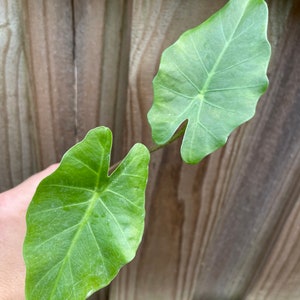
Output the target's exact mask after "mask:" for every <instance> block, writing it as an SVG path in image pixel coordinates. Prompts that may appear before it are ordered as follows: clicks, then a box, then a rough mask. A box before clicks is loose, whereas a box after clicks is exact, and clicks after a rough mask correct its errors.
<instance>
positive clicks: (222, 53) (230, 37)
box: [191, 0, 251, 95]
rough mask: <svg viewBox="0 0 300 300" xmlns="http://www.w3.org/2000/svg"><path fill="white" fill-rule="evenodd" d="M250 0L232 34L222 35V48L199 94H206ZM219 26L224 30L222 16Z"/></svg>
mask: <svg viewBox="0 0 300 300" xmlns="http://www.w3.org/2000/svg"><path fill="white" fill-rule="evenodd" d="M250 1H251V0H249V1H247V4H246V5H245V7H244V9H243V11H242V13H241V15H240V18H239V20H238V22H237V24H236V27H235V28H234V30H233V31H232V34H231V35H230V36H229V38H228V39H226V37H225V35H224V40H225V45H224V48H223V49H222V51H221V53H220V54H219V56H218V58H217V60H216V62H215V64H214V65H213V67H212V69H211V70H210V71H209V72H208V75H207V79H206V80H205V83H204V85H203V87H202V89H201V91H200V94H202V95H205V94H206V92H207V88H208V87H209V84H210V82H211V80H212V78H213V76H214V74H215V71H216V69H217V68H218V66H219V64H220V62H221V60H222V59H223V56H224V54H225V52H226V51H227V49H228V47H229V45H230V44H231V42H232V40H233V37H234V35H235V33H236V30H237V29H238V27H239V25H240V23H241V21H242V19H243V16H244V15H245V11H246V10H247V7H248V5H249V2H250ZM218 17H219V18H221V17H222V16H220V15H219V16H218ZM221 26H222V31H223V32H224V30H223V28H224V27H223V22H222V18H221ZM191 39H193V37H192V36H191Z"/></svg>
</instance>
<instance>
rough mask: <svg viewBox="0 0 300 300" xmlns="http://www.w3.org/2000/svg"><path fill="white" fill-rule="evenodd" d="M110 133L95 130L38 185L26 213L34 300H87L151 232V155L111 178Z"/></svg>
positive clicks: (29, 291) (141, 152) (127, 163)
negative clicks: (147, 209)
mask: <svg viewBox="0 0 300 300" xmlns="http://www.w3.org/2000/svg"><path fill="white" fill-rule="evenodd" d="M111 145H112V134H111V131H110V130H109V129H108V128H106V127H98V128H95V129H93V130H91V131H90V132H89V133H88V134H87V136H86V138H85V139H84V140H83V141H82V142H80V143H78V144H77V145H75V146H74V147H73V148H71V149H70V150H69V151H68V152H67V153H66V154H65V155H64V157H63V159H62V161H61V164H60V166H59V168H58V169H57V170H56V171H55V172H54V173H53V174H52V175H50V176H48V177H47V178H45V179H44V180H43V181H42V182H41V183H40V185H39V187H38V189H37V191H36V193H35V195H34V197H33V200H32V202H31V204H30V206H29V209H28V212H27V235H26V238H25V242H24V259H25V263H26V267H27V275H26V297H27V299H34V300H37V299H38V300H41V299H53V300H66V299H72V300H74V299H75V300H77V299H85V298H86V297H87V296H88V295H90V294H91V293H93V292H95V291H97V290H98V289H100V288H102V287H104V286H106V285H108V284H109V282H110V281H111V280H112V279H113V278H114V277H115V276H116V274H117V273H118V271H119V270H120V268H121V267H122V266H123V265H124V264H126V263H127V262H129V261H130V260H132V259H133V257H134V256H135V253H136V250H137V247H138V246H139V244H140V241H141V238H142V234H143V230H144V216H145V210H144V200H145V188H146V182H147V178H148V163H149V157H150V156H149V151H148V150H147V148H146V147H145V146H144V145H142V144H136V145H135V146H134V147H133V148H132V149H131V150H130V152H129V153H128V155H127V156H126V157H125V158H124V160H123V161H122V162H121V163H120V164H119V166H118V167H117V169H116V170H115V171H114V172H113V173H112V174H111V175H110V176H109V175H108V171H109V163H110V151H111Z"/></svg>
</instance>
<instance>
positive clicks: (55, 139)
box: [0, 0, 300, 300]
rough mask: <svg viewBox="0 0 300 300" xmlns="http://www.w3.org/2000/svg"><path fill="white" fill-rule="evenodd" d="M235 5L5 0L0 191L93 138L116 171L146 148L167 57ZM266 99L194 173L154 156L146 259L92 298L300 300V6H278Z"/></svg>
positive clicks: (171, 149)
mask: <svg viewBox="0 0 300 300" xmlns="http://www.w3.org/2000/svg"><path fill="white" fill-rule="evenodd" d="M226 2H227V1H226V0H218V1H210V0H201V1H199V0H191V1H180V0H176V1H173V0H164V1H162V0H155V1H147V0H142V1H140V0H129V1H125V0H124V1H123V0H122V1H117V0H112V1H104V0H99V1H97V0H91V1H80V0H74V1H67V0H63V1H58V0H55V1H48V2H47V1H43V0H38V1H35V0H24V1H21V2H20V1H15V0H13V1H7V0H0V58H1V60H0V154H1V155H0V164H1V169H0V189H2V190H3V189H6V188H8V187H10V186H12V185H15V184H17V183H18V182H20V181H21V180H22V179H24V178H25V177H27V176H28V175H29V174H31V173H33V172H34V171H36V170H38V169H40V168H43V167H44V166H46V165H48V164H50V163H52V162H55V161H58V160H59V159H60V158H61V156H62V154H63V153H64V152H65V150H66V149H67V148H69V147H70V146H71V145H73V144H74V143H75V141H77V140H78V139H81V138H82V137H83V136H84V134H85V133H86V132H87V131H88V130H89V129H90V128H92V127H95V126H98V125H106V126H109V127H110V128H111V129H112V130H113V132H114V148H113V157H114V161H116V160H119V159H120V158H122V156H123V155H124V154H125V153H126V152H127V151H128V149H129V148H130V147H131V146H132V145H133V144H134V143H135V142H144V143H145V144H146V145H151V144H152V141H151V132H150V128H149V125H148V123H147V118H146V114H147V112H148V110H149V108H150V106H151V103H152V97H153V93H152V85H151V82H152V79H153V76H154V75H155V73H156V71H157V68H158V63H159V57H160V55H161V52H162V51H163V49H165V48H166V47H167V46H169V45H170V44H171V43H172V42H174V41H175V40H176V39H177V38H178V36H179V35H180V34H181V33H182V32H183V31H184V30H186V29H188V28H191V27H193V26H196V25H198V24H199V23H200V22H202V21H203V20H205V19H206V18H207V17H209V16H210V15H211V14H212V13H213V12H215V11H216V10H217V9H219V8H220V7H221V6H222V5H223V4H225V3H226ZM268 4H269V8H270V26H269V36H270V39H271V43H272V46H273V54H272V61H271V65H270V68H269V75H270V87H269V90H268V92H267V94H266V95H265V96H264V97H263V98H262V99H261V100H260V102H259V105H258V108H257V114H256V116H255V118H254V119H252V120H251V121H250V122H248V123H247V124H245V125H243V126H242V127H241V128H239V129H238V130H236V131H235V132H234V134H233V135H232V136H231V137H230V139H229V142H228V144H227V145H226V146H225V147H223V148H222V149H220V150H218V151H217V152H215V153H214V154H212V155H211V156H209V157H207V158H206V159H204V160H203V161H202V162H201V163H200V164H199V165H196V166H189V165H186V164H183V163H182V161H181V158H180V155H179V147H180V141H176V142H175V143H174V144H172V145H170V146H168V147H167V148H166V149H164V150H160V151H158V152H156V153H154V154H153V156H152V159H151V166H150V178H149V184H148V189H147V203H146V209H147V217H146V230H145V236H144V239H143V242H142V245H141V247H140V249H139V251H138V255H137V257H136V258H135V259H134V261H133V262H132V263H130V264H129V265H128V266H126V267H124V268H123V269H122V270H121V272H120V274H119V275H118V277H117V278H116V279H115V280H114V281H113V283H112V284H111V285H110V287H109V289H105V290H103V291H102V292H100V293H98V294H96V295H93V296H92V298H91V299H103V300H104V299H107V300H108V299H110V300H125V299H126V300H139V299H145V300H148V299H149V300H150V299H151V300H152V299H158V300H159V299H164V300H168V299H170V300H171V299H172V300H173V299H175V300H191V299H194V300H198V299H218V300H219V299H244V298H245V299H247V300H248V299H249V300H256V299H257V300H259V299H261V300H262V299H267V300H271V299H275V300H281V299H289V300H294V299H295V300H296V299H298V298H300V289H299V284H298V283H299V280H300V268H299V265H300V264H299V258H300V254H299V251H298V248H299V246H300V245H299V239H300V237H299V235H300V231H299V230H300V223H299V222H300V208H299V200H300V198H299V194H300V186H299V184H298V181H299V178H300V173H299V165H300V146H299V140H300V135H299V132H300V128H299V126H300V117H299V112H300V107H299V104H300V102H299V95H300V90H299V84H298V83H299V80H300V78H299V74H300V62H299V55H298V53H297V50H298V49H299V48H300V28H299V25H300V22H299V20H300V18H299V14H300V5H299V1H297V0H273V1H272V0H270V1H268Z"/></svg>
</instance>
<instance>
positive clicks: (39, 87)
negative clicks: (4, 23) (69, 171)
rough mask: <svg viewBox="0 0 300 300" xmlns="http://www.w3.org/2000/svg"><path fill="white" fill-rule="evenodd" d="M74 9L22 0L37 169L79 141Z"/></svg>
mask: <svg viewBox="0 0 300 300" xmlns="http://www.w3.org/2000/svg"><path fill="white" fill-rule="evenodd" d="M72 20H73V18H72V7H71V3H70V1H67V0H63V1H58V0H57V1H51V3H50V2H48V1H43V0H38V1H35V0H28V1H24V25H25V28H26V31H25V45H26V56H27V61H28V68H29V75H30V97H31V110H32V123H33V136H34V138H35V143H36V151H37V153H36V156H37V157H36V160H37V164H38V168H39V169H40V168H45V167H46V166H47V165H49V164H51V163H54V162H57V161H59V160H60V159H61V157H62V154H63V153H64V152H65V151H66V150H67V149H68V148H70V147H71V146H72V145H73V144H74V143H75V133H76V128H75V125H76V123H75V108H74V99H75V97H74V94H75V88H74V82H75V78H74V64H73V34H72V32H73V31H72V28H73V23H72Z"/></svg>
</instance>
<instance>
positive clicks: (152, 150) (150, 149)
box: [109, 122, 187, 174]
mask: <svg viewBox="0 0 300 300" xmlns="http://www.w3.org/2000/svg"><path fill="white" fill-rule="evenodd" d="M186 126H187V122H185V123H183V125H182V126H181V127H180V128H179V129H178V130H177V131H176V132H175V133H174V135H173V136H172V137H171V139H170V140H169V141H167V142H166V143H165V144H161V145H156V146H153V147H151V148H148V147H147V148H148V150H149V152H150V154H151V153H153V152H155V151H157V150H159V149H161V148H164V147H166V146H168V145H169V144H171V143H173V142H174V141H176V140H177V139H178V138H180V137H181V136H182V135H183V134H184V132H185V130H186ZM120 162H121V161H117V162H116V163H114V164H113V165H112V166H110V168H109V174H111V173H112V172H113V171H114V170H115V169H116V168H117V166H118V165H119V164H120Z"/></svg>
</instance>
